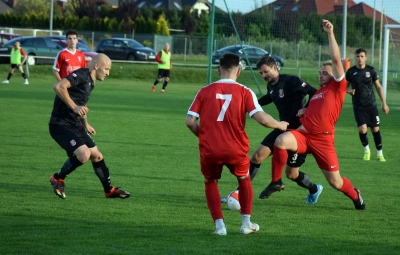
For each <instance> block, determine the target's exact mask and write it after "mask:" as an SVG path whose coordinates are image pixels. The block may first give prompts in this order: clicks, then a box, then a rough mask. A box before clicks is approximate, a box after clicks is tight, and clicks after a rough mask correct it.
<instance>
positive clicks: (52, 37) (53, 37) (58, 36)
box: [47, 35, 87, 45]
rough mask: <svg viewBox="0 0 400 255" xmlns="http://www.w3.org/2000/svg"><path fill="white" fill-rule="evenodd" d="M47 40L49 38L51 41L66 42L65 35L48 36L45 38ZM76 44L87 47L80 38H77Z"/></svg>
mask: <svg viewBox="0 0 400 255" xmlns="http://www.w3.org/2000/svg"><path fill="white" fill-rule="evenodd" d="M47 38H50V39H52V40H61V41H66V39H67V38H66V37H65V35H49V36H47ZM78 42H80V43H82V44H84V45H87V44H86V42H85V41H84V40H83V39H82V38H79V37H78Z"/></svg>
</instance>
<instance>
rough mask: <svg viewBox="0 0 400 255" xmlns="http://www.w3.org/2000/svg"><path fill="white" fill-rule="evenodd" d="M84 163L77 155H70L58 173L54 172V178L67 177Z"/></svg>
mask: <svg viewBox="0 0 400 255" xmlns="http://www.w3.org/2000/svg"><path fill="white" fill-rule="evenodd" d="M81 165H82V162H80V161H79V160H78V159H77V158H76V157H75V156H72V157H70V158H69V159H67V161H65V163H64V165H63V166H62V167H61V169H60V171H58V173H55V174H54V178H56V179H65V177H67V175H69V174H70V173H72V171H74V170H75V169H76V168H78V167H79V166H81Z"/></svg>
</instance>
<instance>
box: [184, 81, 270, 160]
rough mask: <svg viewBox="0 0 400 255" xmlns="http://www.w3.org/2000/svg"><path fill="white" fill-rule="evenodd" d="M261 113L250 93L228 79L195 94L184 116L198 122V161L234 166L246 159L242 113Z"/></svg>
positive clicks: (248, 147)
mask: <svg viewBox="0 0 400 255" xmlns="http://www.w3.org/2000/svg"><path fill="white" fill-rule="evenodd" d="M259 111H263V109H262V108H261V106H260V105H259V104H258V102H257V97H256V95H255V94H254V92H253V91H252V90H251V89H249V88H247V87H245V86H243V85H241V84H239V83H237V82H235V81H234V80H230V79H222V80H219V81H217V82H215V83H212V84H210V85H208V86H206V87H204V88H202V89H200V91H199V92H198V93H197V95H196V97H195V98H194V101H193V103H192V105H191V106H190V108H189V111H188V114H189V115H193V116H196V117H198V118H200V129H199V148H200V157H201V158H202V159H205V160H206V161H214V162H216V163H217V162H218V163H220V164H222V163H225V164H234V163H237V162H240V161H241V160H243V158H246V157H248V152H249V150H250V146H249V139H248V137H247V135H246V132H245V124H246V113H249V115H250V116H252V115H253V114H255V113H256V112H259Z"/></svg>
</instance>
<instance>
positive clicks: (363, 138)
mask: <svg viewBox="0 0 400 255" xmlns="http://www.w3.org/2000/svg"><path fill="white" fill-rule="evenodd" d="M359 135H360V141H361V144H362V146H363V147H365V146H367V145H368V134H367V133H365V134H361V133H359Z"/></svg>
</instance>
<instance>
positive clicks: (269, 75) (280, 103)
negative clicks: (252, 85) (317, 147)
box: [249, 57, 323, 204]
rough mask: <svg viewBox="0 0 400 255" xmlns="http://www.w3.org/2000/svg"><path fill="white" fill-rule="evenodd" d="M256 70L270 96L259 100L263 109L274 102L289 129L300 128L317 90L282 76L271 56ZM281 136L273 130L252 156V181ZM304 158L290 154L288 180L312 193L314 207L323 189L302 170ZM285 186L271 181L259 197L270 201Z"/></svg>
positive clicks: (295, 78) (265, 58)
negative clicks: (306, 109)
mask: <svg viewBox="0 0 400 255" xmlns="http://www.w3.org/2000/svg"><path fill="white" fill-rule="evenodd" d="M257 69H258V71H259V73H260V75H261V76H262V77H263V78H264V80H265V81H266V82H267V83H268V84H267V94H266V95H264V96H263V97H261V98H260V99H259V100H258V102H259V104H260V105H261V106H264V105H268V104H270V103H274V104H275V106H276V108H277V109H278V112H279V119H280V120H281V121H287V122H289V126H288V130H289V129H296V128H298V127H299V126H300V120H299V114H301V113H302V112H304V110H305V109H304V108H306V107H307V100H306V96H307V95H308V96H309V98H311V97H312V96H313V95H314V93H315V91H316V89H315V88H314V87H312V86H311V85H309V84H307V83H306V82H304V81H303V80H301V79H300V78H299V77H297V76H294V75H289V74H280V73H279V70H278V68H277V66H276V62H275V59H273V58H271V57H263V58H261V59H260V60H259V61H258V63H257ZM280 134H282V132H281V131H279V130H276V129H275V130H273V131H271V132H270V133H269V134H268V135H267V136H266V137H265V138H264V140H263V141H262V142H261V144H260V146H259V147H258V149H257V151H256V152H254V153H253V155H252V157H251V161H250V170H249V171H250V176H251V179H253V178H254V177H255V176H256V174H257V172H258V170H259V169H260V166H261V163H262V162H263V161H264V160H265V159H266V158H267V157H269V156H270V155H272V154H273V148H274V142H275V139H276V138H277V137H278V136H279V135H280ZM305 159H306V154H301V155H299V154H294V153H290V155H289V157H288V161H287V166H286V167H287V171H286V172H287V173H288V174H287V178H289V179H290V180H292V181H294V182H296V183H297V184H298V185H299V186H301V187H303V188H305V189H308V190H309V194H308V196H307V198H306V203H307V204H315V203H316V202H317V200H318V197H319V195H320V194H321V192H322V190H323V187H322V185H320V184H318V185H317V184H314V183H313V182H312V181H311V180H310V179H309V178H308V177H307V175H306V174H305V173H303V172H301V171H299V168H300V166H301V165H302V164H303V163H304V162H305ZM293 168H296V169H297V171H289V170H290V169H293ZM289 173H291V174H289ZM296 173H297V174H296ZM284 187H285V186H284V184H283V182H282V180H281V179H277V180H274V179H272V180H271V183H270V184H269V185H268V186H267V187H266V188H265V189H264V190H263V191H262V192H261V193H260V195H259V198H262V199H264V198H268V197H269V196H270V195H271V194H272V193H273V192H276V191H280V190H283V189H284Z"/></svg>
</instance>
